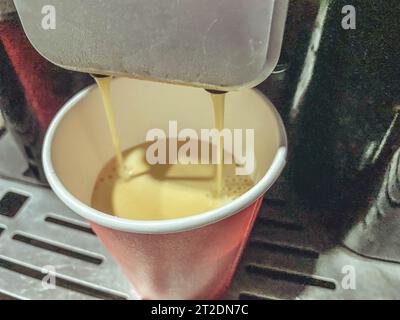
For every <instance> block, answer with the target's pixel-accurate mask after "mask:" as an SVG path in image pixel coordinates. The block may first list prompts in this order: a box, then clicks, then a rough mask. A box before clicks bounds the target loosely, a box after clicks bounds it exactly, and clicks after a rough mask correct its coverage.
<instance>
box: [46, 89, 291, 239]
mask: <svg viewBox="0 0 400 320" xmlns="http://www.w3.org/2000/svg"><path fill="white" fill-rule="evenodd" d="M94 88H96V86H95V85H92V86H89V87H88V88H86V89H83V90H82V91H80V92H79V93H78V94H76V95H75V96H74V97H72V98H71V99H70V100H69V101H67V102H66V104H65V105H64V106H63V107H62V108H61V109H60V111H59V112H58V113H57V115H56V116H55V117H54V119H53V121H52V122H51V124H50V126H49V128H48V130H47V133H46V135H45V139H44V144H43V152H42V158H43V167H44V172H45V175H46V178H47V180H48V183H49V185H50V187H51V188H52V189H53V191H54V192H55V194H56V195H57V196H58V197H59V198H60V199H61V200H62V201H63V202H64V203H65V204H66V205H67V206H68V207H69V208H70V209H71V210H73V211H74V212H75V213H77V214H78V215H80V216H82V217H83V218H85V219H87V220H89V221H91V222H94V223H96V224H98V225H101V226H104V227H108V228H111V229H115V230H119V231H125V232H131V233H143V234H166V233H176V232H183V231H188V230H192V229H196V228H200V227H203V226H207V225H209V224H212V223H215V222H218V221H220V220H223V219H226V218H228V217H230V216H232V215H234V214H236V213H238V212H240V211H241V210H243V209H244V208H246V207H249V206H250V205H251V204H253V203H254V202H255V201H257V199H259V198H260V197H261V196H263V195H264V193H265V192H266V191H267V190H268V189H269V188H270V187H271V186H272V185H273V184H274V182H275V181H276V180H277V179H278V177H279V176H280V174H281V172H282V170H283V168H284V167H285V165H286V157H287V148H288V147H287V145H288V143H287V135H286V130H285V126H284V124H283V121H282V119H281V117H280V115H279V113H278V111H277V110H276V109H275V107H274V106H273V104H272V102H271V101H270V100H269V99H268V98H267V97H266V96H265V95H263V94H262V93H260V92H259V91H258V90H256V89H253V90H255V91H256V92H257V93H258V94H259V95H261V96H262V98H263V99H264V100H266V102H267V103H266V106H267V107H268V108H270V110H271V111H272V114H273V115H274V116H275V120H276V121H277V123H278V126H279V131H280V132H279V147H278V150H277V152H276V154H275V157H274V160H273V162H272V164H271V166H270V167H269V169H268V170H267V172H266V173H265V175H264V176H263V177H262V178H261V180H260V181H259V182H258V183H257V184H256V185H255V186H254V187H253V188H251V189H250V190H249V191H247V192H246V193H244V194H243V195H241V196H240V197H238V198H237V199H235V200H234V201H232V202H230V203H229V204H227V205H225V206H223V207H220V208H217V209H214V210H211V211H207V212H203V213H200V214H197V215H193V216H189V217H184V218H178V219H169V220H128V219H125V218H119V217H115V216H111V215H108V214H105V213H103V212H100V211H98V210H95V209H93V208H91V207H90V206H88V205H86V204H84V203H83V202H81V201H80V200H78V199H77V198H75V197H74V196H73V195H72V194H71V193H70V192H69V191H68V190H67V189H66V188H65V187H64V185H63V184H62V182H61V181H60V179H59V178H58V177H57V175H56V172H55V169H54V167H53V163H52V159H51V148H52V143H53V138H54V134H55V132H56V130H57V128H58V125H59V124H60V123H61V121H62V120H63V118H64V116H65V115H66V114H67V113H68V112H69V111H70V110H71V109H72V108H74V107H75V106H76V105H77V103H78V102H79V101H80V100H81V99H83V98H84V97H85V96H87V95H88V94H89V92H90V91H91V90H94Z"/></svg>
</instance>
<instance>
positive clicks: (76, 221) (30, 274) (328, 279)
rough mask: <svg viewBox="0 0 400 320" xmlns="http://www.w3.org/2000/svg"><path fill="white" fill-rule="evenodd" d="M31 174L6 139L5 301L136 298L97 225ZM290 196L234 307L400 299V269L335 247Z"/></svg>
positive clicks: (239, 283)
mask: <svg viewBox="0 0 400 320" xmlns="http://www.w3.org/2000/svg"><path fill="white" fill-rule="evenodd" d="M0 131H1V129H0ZM25 171H26V164H25V161H24V159H23V157H22V155H21V153H20V151H19V150H18V148H17V147H16V146H15V144H14V142H13V140H12V139H11V136H10V135H9V134H8V133H5V134H3V135H2V136H1V137H0V300H15V299H112V300H113V299H136V298H137V296H136V295H135V292H134V290H133V288H132V287H131V286H130V284H129V282H128V281H127V279H126V277H125V276H124V275H123V274H122V273H121V271H120V270H119V268H118V266H117V265H116V264H115V263H114V262H113V260H112V259H111V257H110V256H109V254H108V253H107V252H106V250H105V249H104V248H103V246H102V245H101V244H100V242H99V240H98V239H97V238H96V236H95V235H94V233H93V231H92V230H91V228H90V226H89V225H88V223H87V222H85V221H84V220H82V219H81V218H80V217H79V216H78V215H76V214H74V213H73V212H72V211H70V210H69V209H68V208H67V207H65V206H64V205H63V204H62V203H61V202H60V201H59V200H58V199H57V198H56V196H55V195H54V194H53V192H52V191H51V190H50V189H48V188H46V187H43V186H41V185H39V184H37V183H35V180H34V179H32V178H31V177H30V176H29V175H25V174H24V172H25ZM285 190H288V187H287V186H286V183H285V180H284V179H281V180H280V181H279V182H278V184H277V185H276V186H275V188H274V189H273V190H271V192H270V193H269V198H270V200H268V199H267V200H266V201H265V203H264V204H263V206H262V208H261V212H260V216H259V218H258V220H257V223H256V225H255V228H254V231H253V233H252V235H251V238H250V241H249V244H248V246H247V249H246V251H245V254H244V256H243V259H242V261H241V263H240V265H239V268H238V272H237V274H236V277H235V279H234V281H233V284H232V287H231V289H230V291H229V292H228V295H227V298H228V299H241V300H281V299H374V298H386V299H400V292H399V291H398V290H397V288H398V287H399V285H400V265H399V264H395V263H387V262H383V261H378V260H372V259H366V258H363V257H360V256H358V255H356V254H354V253H352V252H350V251H349V250H347V249H345V248H344V247H343V246H341V245H336V244H335V243H332V242H331V241H330V238H331V237H330V233H329V232H328V230H326V229H324V228H323V227H321V224H320V223H318V221H317V220H316V219H310V215H309V214H308V215H307V212H298V210H296V209H293V203H290V202H288V201H286V198H285V197H284V195H285V194H286V195H287V194H288V192H287V191H285ZM348 267H351V268H353V269H354V270H355V272H356V273H355V274H356V285H357V287H356V290H353V289H351V288H348V289H346V286H343V285H342V282H343V279H344V277H345V275H346V274H345V273H343V271H345V270H347V269H346V268H348ZM43 279H45V280H46V281H44V280H43ZM51 279H53V280H54V281H55V284H56V285H55V286H52V285H51V284H52V282H51ZM47 280H48V281H47Z"/></svg>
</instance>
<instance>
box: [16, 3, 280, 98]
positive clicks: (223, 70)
mask: <svg viewBox="0 0 400 320" xmlns="http://www.w3.org/2000/svg"><path fill="white" fill-rule="evenodd" d="M14 3H15V5H16V8H17V11H18V14H19V16H20V18H21V21H22V24H23V27H24V30H25V32H26V34H27V35H28V38H29V39H30V41H31V42H32V44H33V45H34V47H35V48H36V49H37V50H38V51H39V52H40V53H41V54H42V55H43V56H44V57H45V58H47V59H48V60H50V61H51V62H53V63H55V64H57V65H59V66H62V67H64V68H66V69H70V70H75V71H82V72H88V73H97V74H108V75H123V76H130V77H135V78H141V79H149V80H155V81H163V82H171V83H180V84H186V85H191V86H198V87H203V88H208V89H217V90H224V91H228V90H234V89H237V88H240V87H253V86H255V85H257V84H259V83H261V82H262V81H263V80H265V79H266V78H267V77H268V76H269V75H270V74H271V72H272V71H273V69H274V68H275V66H276V64H277V62H278V58H279V55H280V50H281V44H282V38H283V31H284V26H285V21H286V13H287V7H288V0H278V1H276V0H218V1H216V0H202V1H198V0H114V1H109V0H91V1H81V0H69V1H64V0H14Z"/></svg>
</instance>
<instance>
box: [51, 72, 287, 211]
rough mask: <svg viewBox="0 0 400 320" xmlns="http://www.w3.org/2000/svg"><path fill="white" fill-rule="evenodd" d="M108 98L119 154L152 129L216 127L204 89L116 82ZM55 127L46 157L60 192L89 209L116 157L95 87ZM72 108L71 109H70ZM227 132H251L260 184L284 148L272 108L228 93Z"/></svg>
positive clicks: (251, 94) (249, 94)
mask: <svg viewBox="0 0 400 320" xmlns="http://www.w3.org/2000/svg"><path fill="white" fill-rule="evenodd" d="M112 99H113V103H114V109H115V116H116V123H117V127H118V132H119V135H120V140H121V144H122V148H123V149H128V148H130V147H133V146H136V145H138V144H141V143H143V142H145V140H146V133H147V132H148V130H150V129H154V128H160V129H163V130H164V131H166V132H168V124H169V121H177V123H178V129H184V128H191V129H195V130H197V131H198V132H200V129H206V128H213V127H214V113H213V108H212V102H211V99H210V95H209V94H208V93H206V92H205V91H204V90H202V89H197V88H190V87H183V86H174V85H167V84H161V83H155V82H146V81H140V80H132V79H125V78H120V79H115V80H113V82H112ZM69 104H70V106H69V107H68V106H66V108H67V109H68V110H67V111H65V110H64V114H63V116H62V119H61V120H56V121H59V122H58V124H57V127H56V128H55V131H54V134H53V139H52V142H51V150H50V157H51V163H52V166H53V170H54V173H55V174H56V176H57V177H58V179H59V180H60V181H61V183H62V185H63V186H64V188H65V189H66V190H67V191H68V192H69V193H70V194H72V195H73V196H74V197H76V198H77V199H78V200H79V201H81V202H82V203H84V204H86V205H88V206H90V201H91V196H92V191H93V187H94V184H95V182H96V178H97V176H98V174H99V172H100V170H101V169H102V168H103V166H104V165H105V164H106V163H107V162H108V161H109V160H110V159H111V158H113V157H114V156H115V154H114V149H113V147H112V143H111V137H110V133H109V129H108V126H107V120H106V117H105V112H104V109H103V105H102V100H101V96H100V92H99V90H98V89H97V87H93V88H92V89H91V90H88V91H87V92H85V93H82V94H81V95H80V97H76V98H75V99H73V100H72V101H70V103H69ZM71 104H73V106H71ZM225 114H226V115H225V127H226V128H230V129H254V131H255V171H254V174H253V178H254V179H255V180H256V181H259V180H260V179H261V178H262V177H263V176H264V175H265V174H266V172H267V171H268V169H269V167H270V166H271V163H272V162H273V160H274V158H275V156H276V153H277V151H278V149H279V148H280V147H281V146H282V135H284V134H282V125H281V123H279V120H278V118H279V117H278V116H277V114H276V112H275V109H274V107H273V106H272V105H271V103H270V102H269V101H268V99H266V98H265V97H264V96H263V95H262V94H260V93H259V92H258V91H256V90H242V91H239V92H231V93H229V94H228V95H227V98H226V110H225Z"/></svg>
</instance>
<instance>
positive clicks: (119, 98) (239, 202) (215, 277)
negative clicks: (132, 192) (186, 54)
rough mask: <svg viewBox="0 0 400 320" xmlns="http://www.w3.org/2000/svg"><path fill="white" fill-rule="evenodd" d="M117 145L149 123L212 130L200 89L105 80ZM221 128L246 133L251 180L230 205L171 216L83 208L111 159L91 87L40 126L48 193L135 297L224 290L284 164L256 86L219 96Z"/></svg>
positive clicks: (275, 123)
mask: <svg viewBox="0 0 400 320" xmlns="http://www.w3.org/2000/svg"><path fill="white" fill-rule="evenodd" d="M112 90H113V101H114V104H115V109H116V111H115V113H116V122H117V125H118V130H119V134H120V138H121V144H122V148H123V149H128V148H131V147H133V146H135V145H138V144H141V143H143V142H145V137H146V133H147V132H148V130H150V129H153V128H160V129H163V130H165V132H168V125H169V121H171V120H174V121H177V123H178V125H179V126H180V127H181V128H192V129H195V130H200V129H202V128H210V127H213V110H212V105H211V99H210V96H209V94H207V93H206V92H205V91H204V90H201V89H195V88H189V87H180V86H172V85H166V84H160V83H152V82H144V81H139V80H132V79H116V80H114V81H113V83H112ZM225 122H226V128H231V129H254V133H255V147H254V154H255V171H254V174H253V179H254V180H255V181H256V184H255V186H254V187H253V188H251V189H250V190H249V191H248V192H246V193H245V194H243V195H242V196H240V197H239V198H237V199H235V200H234V201H232V202H231V203H229V204H227V205H225V206H223V207H221V208H218V209H215V210H212V211H209V212H204V213H201V214H198V215H194V216H189V217H185V218H179V219H170V220H160V221H154V220H152V221H142V220H127V219H123V218H118V217H114V216H111V215H108V214H105V213H103V212H99V211H97V210H95V209H93V208H91V206H90V201H91V195H92V191H93V187H94V184H95V181H96V178H97V176H98V174H99V172H100V170H101V169H102V167H103V166H104V165H105V164H106V163H107V162H108V161H109V160H110V159H111V158H112V157H113V156H114V151H113V148H112V144H111V138H110V136H109V131H108V127H107V122H106V119H105V114H104V111H103V107H102V101H101V97H100V93H99V91H98V89H97V88H96V87H90V88H88V89H86V90H84V91H82V92H81V93H79V94H78V95H77V96H75V97H74V98H73V99H71V100H70V101H69V102H68V103H67V104H66V105H65V106H64V107H63V108H62V109H61V111H60V112H59V113H58V114H57V116H56V117H55V119H54V120H53V122H52V124H51V125H50V128H49V130H48V132H47V135H46V138H45V142H44V149H43V163H44V169H45V173H46V176H47V179H48V181H49V183H50V185H51V187H52V188H53V190H54V192H55V193H56V194H57V195H58V197H59V198H60V199H61V200H62V201H63V202H65V204H66V205H67V206H68V207H70V208H71V209H72V210H73V211H75V212H76V213H77V214H79V215H81V216H82V217H84V218H86V219H87V220H89V221H90V223H91V225H92V227H93V229H94V231H95V232H96V234H97V235H98V236H99V238H100V239H101V240H102V242H103V243H104V245H105V246H106V247H107V248H108V250H109V251H110V253H111V254H112V255H113V256H114V258H115V259H116V260H117V262H118V263H119V264H120V266H121V267H122V268H123V270H124V271H125V273H126V274H127V276H128V277H129V279H130V280H131V282H132V284H133V285H134V287H135V290H136V291H137V293H138V294H139V296H140V297H141V298H143V299H216V298H219V297H221V296H222V295H223V293H224V292H225V290H226V289H227V288H228V287H229V284H230V282H231V280H232V277H233V275H234V273H235V269H236V267H237V265H238V262H239V259H240V257H241V255H242V252H243V248H244V247H245V245H246V242H247V239H248V237H249V234H250V231H251V229H252V226H253V224H254V220H255V218H256V216H257V213H258V211H259V208H260V204H261V202H262V198H263V196H264V194H265V192H266V191H267V190H268V189H269V188H270V187H271V186H272V184H273V183H274V182H275V180H276V179H277V178H278V177H279V175H280V173H281V171H282V170H283V168H284V166H285V163H286V155H287V139H286V133H285V129H284V126H283V123H282V121H281V118H280V117H279V115H278V113H277V111H276V110H275V108H274V106H273V105H272V103H271V102H270V101H269V100H268V99H267V98H266V97H265V96H263V95H262V94H261V93H259V92H258V91H256V90H242V91H239V92H232V93H229V94H228V96H227V106H226V116H225ZM171 201H179V199H171Z"/></svg>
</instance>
